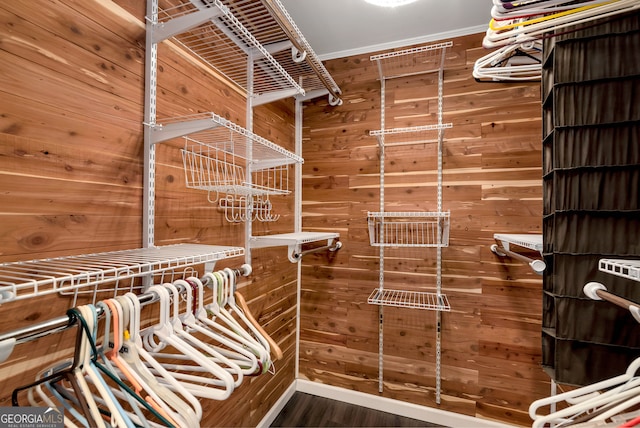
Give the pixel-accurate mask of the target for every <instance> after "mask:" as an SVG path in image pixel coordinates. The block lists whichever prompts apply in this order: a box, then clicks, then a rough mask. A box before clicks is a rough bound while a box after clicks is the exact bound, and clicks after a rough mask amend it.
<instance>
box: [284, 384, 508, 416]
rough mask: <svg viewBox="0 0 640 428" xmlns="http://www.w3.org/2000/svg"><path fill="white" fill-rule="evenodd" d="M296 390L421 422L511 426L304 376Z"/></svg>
mask: <svg viewBox="0 0 640 428" xmlns="http://www.w3.org/2000/svg"><path fill="white" fill-rule="evenodd" d="M295 385H296V389H295V390H296V391H299V392H305V393H307V394H312V395H317V396H319V397H324V398H330V399H332V400H339V401H343V402H345V403H349V404H355V405H357V406H361V407H366V408H369V409H374V410H382V409H384V410H383V411H385V412H389V413H393V414H396V415H400V416H404V417H407V418H413V419H418V420H420V421H425V422H431V423H434V424H438V425H444V426H447V427H453V428H470V427H473V428H507V427H509V428H511V427H513V426H512V425H507V424H504V423H501V422H496V421H491V420H487V419H480V418H475V417H473V416H467V415H461V414H458V413H453V412H448V411H445V410H440V409H434V408H431V407H426V406H419V405H417V404H413V403H407V402H404V401H400V400H394V399H391V398H386V397H379V396H377V395H372V394H366V393H364V392H358V391H351V390H349V389H344V388H339V387H336V386H331V385H324V384H322V383H317V382H311V381H308V380H304V379H298V380H296V381H295Z"/></svg>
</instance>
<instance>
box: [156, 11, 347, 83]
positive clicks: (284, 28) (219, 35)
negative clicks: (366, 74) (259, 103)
mask: <svg viewBox="0 0 640 428" xmlns="http://www.w3.org/2000/svg"><path fill="white" fill-rule="evenodd" d="M159 3H160V8H159V12H158V26H164V25H166V24H168V23H169V22H171V21H173V22H178V21H177V20H178V19H180V18H184V17H188V16H189V15H191V16H194V15H195V14H197V13H198V12H202V11H203V10H204V11H207V10H209V11H211V10H212V9H215V10H217V13H216V14H214V15H213V16H212V17H211V19H208V20H206V21H205V22H204V23H202V24H200V25H197V26H195V27H193V28H189V29H188V30H185V31H183V32H181V33H180V34H177V35H175V36H174V38H173V39H174V40H175V41H177V42H178V43H179V44H180V45H182V46H183V47H184V48H186V49H187V50H189V51H191V52H192V53H193V54H194V55H195V56H196V57H197V58H199V59H200V60H202V61H203V62H204V63H206V64H208V65H209V66H210V67H212V68H214V69H215V70H217V71H218V72H219V73H220V74H222V75H223V76H225V77H226V78H227V79H229V80H230V81H232V82H234V83H235V84H236V85H238V86H239V87H240V88H242V89H244V90H245V91H248V90H249V89H251V91H252V93H253V94H254V95H260V94H266V93H270V92H277V91H283V90H292V91H295V92H296V93H300V94H304V93H305V92H306V91H311V90H319V89H323V88H327V89H330V91H333V92H337V93H339V92H340V89H339V88H338V86H337V84H336V83H335V81H334V80H333V78H332V77H331V75H330V74H329V72H328V71H327V70H326V68H325V67H324V65H323V64H322V62H321V61H320V59H319V58H318V57H317V55H316V54H315V52H314V51H313V50H312V48H311V46H310V45H309V44H308V43H307V41H306V39H305V38H304V36H303V35H302V33H301V32H300V30H299V29H298V27H297V26H296V25H295V23H294V22H293V20H292V19H291V17H290V15H289V14H288V13H287V11H286V10H285V9H284V6H282V4H281V2H280V1H279V0H269V1H246V0H205V1H202V2H195V1H171V2H170V1H165V0H161V1H160V2H159ZM294 42H295V44H297V45H298V46H299V47H300V48H301V49H303V50H304V52H305V55H304V56H303V57H296V56H294V55H293V52H292V50H291V46H292V43H294ZM267 46H268V47H269V48H267ZM276 46H280V50H277V49H273V48H274V47H276ZM274 50H275V51H274ZM250 52H255V53H257V54H254V55H253V61H254V67H253V70H252V74H253V76H252V82H251V84H250V82H249V80H250V78H249V75H248V72H247V62H248V60H249V53H250Z"/></svg>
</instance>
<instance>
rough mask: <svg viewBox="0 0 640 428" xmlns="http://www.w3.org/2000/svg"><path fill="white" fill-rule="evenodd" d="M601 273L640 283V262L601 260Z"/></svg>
mask: <svg viewBox="0 0 640 428" xmlns="http://www.w3.org/2000/svg"><path fill="white" fill-rule="evenodd" d="M598 265H599V266H598V268H599V270H600V271H601V272H606V273H610V274H611V275H616V276H621V277H623V278H626V279H630V280H632V281H638V282H640V260H624V259H600V262H599V264H598Z"/></svg>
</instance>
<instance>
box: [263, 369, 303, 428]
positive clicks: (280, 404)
mask: <svg viewBox="0 0 640 428" xmlns="http://www.w3.org/2000/svg"><path fill="white" fill-rule="evenodd" d="M295 392H296V381H295V380H294V381H293V382H292V383H291V385H289V388H287V390H286V391H285V392H284V394H282V396H280V398H278V401H276V403H275V404H274V405H273V407H271V409H269V411H268V412H267V414H266V415H265V416H264V418H262V420H261V421H260V423H259V424H258V426H257V427H256V428H269V427H270V426H271V424H272V423H273V421H275V420H276V418H277V417H278V415H279V414H280V412H281V411H282V409H283V408H284V406H285V405H286V404H287V402H288V401H289V400H290V399H291V397H293V394H295Z"/></svg>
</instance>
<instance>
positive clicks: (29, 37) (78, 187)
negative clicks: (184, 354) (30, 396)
mask: <svg viewBox="0 0 640 428" xmlns="http://www.w3.org/2000/svg"><path fill="white" fill-rule="evenodd" d="M119 3H120V4H121V6H122V8H121V7H120V6H118V4H116V3H114V2H111V1H107V0H95V1H90V2H86V1H74V0H53V1H46V2H45V1H34V2H4V3H3V4H2V6H0V21H1V22H0V23H1V25H0V63H1V64H2V65H1V66H0V73H1V74H2V79H0V98H1V99H2V103H1V105H0V190H1V191H0V206H1V207H2V208H1V210H0V212H1V216H2V217H1V221H0V242H2V251H1V254H0V261H2V262H4V261H17V260H31V259H35V258H43V257H56V256H61V255H71V254H85V253H93V252H101V251H112V250H122V249H128V248H138V247H140V245H141V242H142V227H143V225H142V198H143V192H142V184H143V180H142V175H143V170H142V167H143V126H142V121H143V104H144V40H145V34H144V33H145V31H144V25H143V22H144V14H145V7H144V2H143V1H135V2H134V1H128V2H127V1H122V2H119ZM158 74H159V101H158V117H166V116H174V115H180V114H189V113H196V112H200V111H214V112H216V113H218V114H220V115H221V116H223V117H226V118H227V119H229V120H231V121H233V122H236V123H238V124H240V125H243V124H244V122H245V109H246V102H245V98H244V97H243V96H242V95H240V93H239V92H238V91H237V90H235V89H233V88H231V87H230V86H228V85H226V84H224V83H222V82H220V81H219V79H217V78H216V77H215V76H213V75H212V74H211V73H210V72H208V71H206V69H205V68H203V67H199V66H194V65H193V64H192V63H190V62H187V61H185V60H184V57H183V56H181V55H180V54H179V53H177V52H176V51H175V50H174V49H171V48H170V47H169V46H168V44H167V43H163V44H161V45H160V46H159V71H158ZM254 129H255V131H256V133H258V134H259V135H262V136H264V137H265V138H268V139H270V140H271V141H274V142H276V143H277V144H280V145H282V146H284V147H285V148H287V149H293V140H294V132H293V103H292V102H291V100H289V101H286V102H278V103H274V104H273V105H271V106H266V107H260V108H258V109H256V111H255V126H254ZM182 144H183V143H182V141H180V140H177V141H175V142H168V143H163V144H160V145H158V146H157V153H156V157H157V159H156V161H157V169H156V195H157V197H156V216H155V226H156V230H155V234H156V244H158V245H163V244H173V243H178V242H196V243H208V244H215V245H238V246H244V227H243V226H242V225H232V224H229V223H227V222H226V221H225V220H224V218H223V215H222V214H221V213H220V212H218V210H217V209H216V207H215V206H213V205H212V204H210V203H209V202H207V195H206V193H204V192H199V191H192V190H187V189H186V188H185V185H184V172H183V170H182V160H181V154H180V152H179V148H180V147H182ZM291 176H293V175H291ZM290 199H292V198H282V199H278V200H274V210H275V211H276V213H278V214H282V217H281V219H280V221H279V222H278V223H276V224H269V225H256V226H255V229H256V233H267V232H272V233H276V232H282V231H288V230H291V229H292V228H293V217H292V212H293V202H292V201H291V200H290ZM253 256H254V257H253V259H252V265H253V267H254V273H253V275H252V276H251V277H250V279H244V280H242V282H241V283H240V286H241V287H243V288H241V290H242V292H243V293H244V295H245V297H246V299H247V302H248V303H249V305H250V307H251V308H252V310H253V312H254V315H255V316H256V317H257V318H258V320H259V321H260V322H261V324H262V325H263V326H264V327H265V329H266V330H267V331H268V332H269V333H270V334H272V335H273V337H274V339H275V340H276V341H277V342H278V343H279V344H280V346H281V348H282V349H283V351H284V355H285V357H284V359H283V360H282V361H278V362H277V363H276V374H275V375H271V374H267V375H262V376H258V377H253V378H247V377H245V380H244V381H243V384H242V385H241V386H240V387H239V388H238V389H237V390H236V391H234V393H233V394H232V396H231V398H230V399H228V400H226V401H224V402H220V403H218V402H213V401H211V400H203V408H204V419H203V424H202V425H203V426H216V425H222V426H251V425H255V424H257V423H258V422H259V421H260V420H261V419H262V417H263V416H264V415H265V413H266V412H267V411H268V409H269V408H270V407H271V406H272V405H273V404H274V403H275V401H276V400H277V399H278V398H279V397H280V396H281V395H282V394H283V393H284V391H285V390H286V388H287V387H288V386H289V385H290V384H291V382H293V379H294V355H295V311H296V304H295V295H296V294H295V293H296V272H297V270H296V267H295V265H293V264H291V263H290V262H289V261H288V260H287V257H286V251H285V250H284V249H278V250H275V251H273V250H269V249H268V250H259V251H255V252H254V254H253ZM242 262H243V259H242V258H236V259H232V260H229V261H224V262H219V263H218V264H217V266H216V267H217V268H221V267H224V266H227V265H229V266H239V264H240V263H242ZM244 285H246V286H244ZM69 305H70V300H69V299H68V298H64V297H60V296H57V295H49V296H43V297H40V298H34V299H29V300H24V301H17V302H9V303H6V304H3V305H1V306H0V317H1V318H2V320H3V321H2V331H3V332H4V331H8V330H11V329H13V328H18V327H20V326H23V325H29V324H32V323H34V322H39V321H44V320H48V319H50V318H54V317H57V316H60V315H62V314H64V313H65V311H66V310H67V309H68V307H69ZM74 334H75V330H74V329H70V330H68V331H67V332H65V333H64V334H57V335H49V336H47V337H45V338H42V339H39V340H38V341H35V342H31V343H27V344H22V345H18V346H16V348H15V350H14V352H13V354H12V356H11V358H9V359H8V360H7V361H6V362H5V363H2V364H0V378H1V379H2V382H0V384H1V386H0V404H2V405H10V396H11V391H12V390H13V388H14V387H16V386H18V385H24V384H27V383H29V382H31V381H33V379H34V378H35V373H36V372H37V371H38V370H41V369H42V368H44V367H46V366H47V364H49V365H50V364H52V363H53V362H56V361H60V360H61V359H64V358H68V357H70V356H71V355H72V343H73V342H72V340H73V335H74ZM21 404H26V397H24V396H22V397H21Z"/></svg>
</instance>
